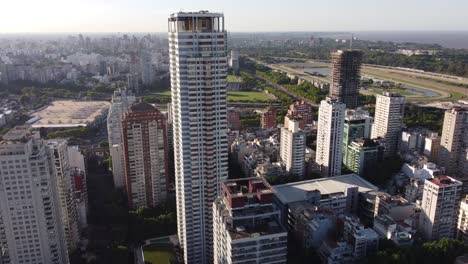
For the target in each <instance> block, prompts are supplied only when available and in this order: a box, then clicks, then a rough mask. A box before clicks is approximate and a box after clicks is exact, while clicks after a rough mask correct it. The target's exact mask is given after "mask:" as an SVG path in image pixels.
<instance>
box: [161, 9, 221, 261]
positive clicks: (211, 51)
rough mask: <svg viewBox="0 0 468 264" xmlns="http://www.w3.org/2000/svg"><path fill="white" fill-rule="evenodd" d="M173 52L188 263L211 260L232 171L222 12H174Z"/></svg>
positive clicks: (179, 190)
mask: <svg viewBox="0 0 468 264" xmlns="http://www.w3.org/2000/svg"><path fill="white" fill-rule="evenodd" d="M194 47H195V48H194ZM169 57H170V71H171V92H172V113H173V116H174V118H173V119H174V120H173V121H174V122H173V127H174V129H173V130H174V153H175V157H174V158H175V180H176V201H177V216H178V217H177V219H178V220H177V221H178V223H177V225H178V226H177V234H178V237H179V240H180V245H181V247H182V250H183V252H184V262H185V263H186V264H191V263H196V264H198V263H200V264H204V263H212V262H213V249H212V245H213V228H212V225H213V218H212V216H213V214H212V211H213V210H212V207H213V202H214V200H215V199H216V197H217V196H218V195H219V194H220V181H221V180H223V179H226V178H227V176H228V152H227V151H226V146H227V133H226V131H227V120H226V117H227V106H226V96H227V95H226V74H227V64H228V61H227V32H226V30H225V27H224V16H223V14H219V13H209V12H207V11H200V12H179V13H176V14H172V15H171V16H170V18H169ZM200 76H203V77H200Z"/></svg>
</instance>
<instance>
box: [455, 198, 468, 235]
mask: <svg viewBox="0 0 468 264" xmlns="http://www.w3.org/2000/svg"><path fill="white" fill-rule="evenodd" d="M457 227H458V235H457V236H458V239H461V240H463V241H464V242H465V244H466V243H468V197H465V199H463V200H462V201H461V203H460V212H459V214H458V226H457Z"/></svg>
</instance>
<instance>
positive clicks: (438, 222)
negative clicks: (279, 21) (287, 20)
mask: <svg viewBox="0 0 468 264" xmlns="http://www.w3.org/2000/svg"><path fill="white" fill-rule="evenodd" d="M194 21H197V22H194ZM168 23H169V25H168V34H162V33H161V34H132V33H127V34H123V33H122V34H62V35H60V34H56V35H55V34H54V35H53V34H50V35H46V34H44V35H34V36H33V35H31V36H28V35H4V36H1V37H0V94H1V97H0V102H1V104H0V129H1V131H0V135H1V140H2V141H1V142H0V263H1V264H39V263H42V264H52V263H53V264H66V263H71V264H84V263H88V264H102V263H109V264H110V263H112V264H120V263H121V264H130V263H135V264H159V263H171V264H172V263H186V264H189V263H219V264H222V263H327V264H339V263H381V264H387V263H388V264H393V263H408V264H412V263H434V264H435V263H444V264H445V263H456V264H459V263H460V264H461V263H468V196H467V195H468V122H467V120H468V98H467V96H466V91H467V89H468V63H467V61H468V50H467V49H465V50H463V49H449V48H445V47H442V46H440V45H435V44H417V43H393V42H384V41H366V40H361V39H359V38H357V37H355V36H354V35H352V34H351V33H350V34H348V33H326V32H321V33H305V32H303V33H229V35H228V33H227V32H226V30H225V28H224V23H226V24H228V23H229V21H228V20H226V22H225V21H224V16H223V14H219V13H209V12H207V11H200V12H179V13H175V14H172V15H170V17H169V22H168Z"/></svg>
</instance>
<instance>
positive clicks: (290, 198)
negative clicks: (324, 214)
mask: <svg viewBox="0 0 468 264" xmlns="http://www.w3.org/2000/svg"><path fill="white" fill-rule="evenodd" d="M349 187H357V188H358V191H359V192H368V191H373V190H378V187H377V186H375V185H373V184H372V183H370V182H368V181H366V180H364V179H363V178H361V177H360V176H359V175H356V174H347V175H341V176H336V177H331V178H320V179H314V180H307V181H301V182H293V183H288V184H283V185H276V186H273V189H274V190H275V194H276V197H278V199H279V200H280V201H281V202H282V203H285V204H286V203H292V202H297V201H301V200H304V199H305V198H306V194H307V192H311V191H320V194H321V195H322V196H324V195H332V194H336V193H342V192H344V191H345V190H346V189H347V188H349Z"/></svg>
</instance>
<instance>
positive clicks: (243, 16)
mask: <svg viewBox="0 0 468 264" xmlns="http://www.w3.org/2000/svg"><path fill="white" fill-rule="evenodd" d="M0 2H1V4H0V7H1V8H0V33H13V32H165V31H166V30H167V17H168V15H169V14H170V13H174V12H178V11H198V10H210V11H217V12H223V13H224V14H225V18H226V26H227V29H228V30H229V31H236V32H238V31H340V30H346V31H359V30H468V13H467V10H468V1H467V0H320V1H319V0H229V1H226V0H0Z"/></svg>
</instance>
